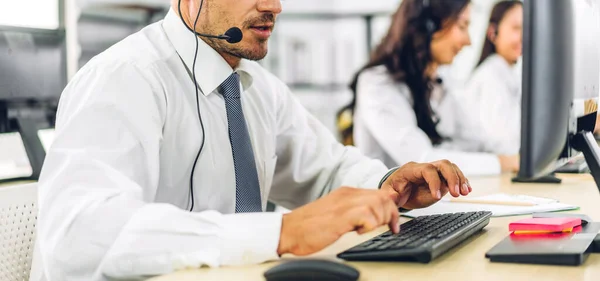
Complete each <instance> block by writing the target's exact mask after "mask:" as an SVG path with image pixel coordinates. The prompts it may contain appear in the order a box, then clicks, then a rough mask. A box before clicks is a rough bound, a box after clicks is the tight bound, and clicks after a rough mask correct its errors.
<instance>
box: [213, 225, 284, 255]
mask: <svg viewBox="0 0 600 281" xmlns="http://www.w3.org/2000/svg"><path fill="white" fill-rule="evenodd" d="M282 219H283V214H280V213H247V214H235V215H226V216H223V223H222V227H223V232H222V236H221V258H220V264H222V265H244V264H257V263H262V262H266V261H269V260H277V259H279V255H277V248H278V247H279V238H280V235H281V223H282Z"/></svg>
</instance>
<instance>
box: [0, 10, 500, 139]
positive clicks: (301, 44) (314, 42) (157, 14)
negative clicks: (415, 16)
mask: <svg viewBox="0 0 600 281" xmlns="http://www.w3.org/2000/svg"><path fill="white" fill-rule="evenodd" d="M31 1H34V2H36V3H34V4H32V2H31ZM31 1H26V2H27V3H28V4H27V5H25V4H23V3H21V4H19V3H20V2H21V1H12V0H0V21H1V20H3V19H4V20H6V21H10V22H7V23H4V22H0V24H9V25H19V24H23V25H27V24H29V25H31V24H37V25H42V26H46V27H48V28H52V27H53V26H55V25H57V23H56V22H57V19H56V18H54V17H55V15H56V14H58V13H56V12H55V11H54V10H56V9H59V7H60V5H58V4H57V3H58V1H59V0H31ZM64 1H65V4H64V9H65V10H66V13H65V14H66V21H65V27H66V29H67V33H68V44H69V62H70V66H71V71H70V74H71V75H73V74H74V73H75V71H76V70H77V69H79V68H80V67H81V66H83V65H85V63H87V61H89V59H90V58H92V57H93V56H95V55H97V54H98V53H100V52H102V51H104V50H105V49H106V48H108V47H110V46H111V45H113V44H115V43H116V42H118V41H120V40H122V39H123V38H125V37H126V36H128V35H130V34H132V33H134V32H136V31H138V30H139V29H141V28H143V27H144V26H146V25H147V24H150V23H152V22H155V21H158V20H160V19H162V18H163V17H164V14H165V13H166V11H167V9H168V6H169V4H170V1H169V0H64ZM17 2H19V3H17ZM38 2H39V3H38ZM55 2H56V3H55ZM400 2H401V0H370V1H362V0H286V1H285V2H284V4H283V5H284V12H283V14H282V15H281V17H280V18H279V21H278V26H277V28H276V30H275V33H274V35H273V38H272V40H271V41H270V44H271V46H270V52H269V55H268V56H267V58H265V60H263V61H262V62H261V64H263V65H264V66H265V67H266V68H268V69H269V70H270V71H272V72H273V73H274V74H275V75H277V76H278V77H279V78H281V79H282V80H283V81H285V82H286V83H287V84H288V85H290V88H291V89H292V91H293V92H294V94H295V95H296V96H297V97H298V98H299V100H300V101H301V102H302V103H303V104H304V105H305V106H306V107H307V108H308V110H309V111H310V112H312V113H313V114H314V115H316V116H317V118H319V120H321V121H322V122H323V123H324V124H325V125H326V126H327V127H328V128H330V129H331V130H332V131H335V121H334V120H335V113H336V112H337V111H338V110H339V109H340V108H341V107H342V106H344V105H345V104H347V103H348V102H349V100H350V97H351V95H350V93H349V91H348V89H347V85H348V83H349V82H350V80H351V79H352V77H353V76H354V74H355V72H356V70H357V69H359V68H360V67H361V66H362V65H363V64H364V63H365V62H366V61H367V58H368V55H369V50H370V48H372V47H374V45H376V44H377V43H378V42H379V40H380V39H381V37H382V36H383V35H384V34H385V32H386V31H387V28H388V25H389V15H390V14H391V13H393V12H394V11H395V10H396V9H397V7H398V5H399V4H400ZM495 2H496V0H473V14H472V18H473V23H472V25H471V34H472V37H473V46H471V47H468V48H466V49H465V50H464V51H463V52H462V53H461V54H460V55H459V56H458V57H457V59H456V61H455V63H454V64H453V65H451V66H447V67H445V68H444V69H443V70H442V72H443V74H444V77H445V78H447V79H446V80H445V81H446V83H448V84H452V83H455V84H458V85H460V83H462V81H464V80H466V78H468V75H469V74H470V72H471V70H472V68H473V66H474V64H475V60H476V59H477V56H478V55H479V51H480V49H481V43H482V41H483V35H484V30H485V28H486V22H487V18H488V15H489V11H490V9H491V7H492V6H493V4H494V3H495ZM15 3H16V4H15ZM31 6H35V7H45V8H43V9H42V8H40V9H35V10H36V11H40V13H42V11H43V15H40V16H37V17H31V16H24V15H30V13H29V12H30V11H28V10H26V8H28V7H31ZM46 6H48V7H46ZM130 6H137V8H131V7H130ZM17 10H19V11H21V10H23V11H21V12H18V11H17ZM28 13H29V14H28ZM8 14H10V17H7V16H6V15H8Z"/></svg>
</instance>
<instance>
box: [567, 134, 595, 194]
mask: <svg viewBox="0 0 600 281" xmlns="http://www.w3.org/2000/svg"><path fill="white" fill-rule="evenodd" d="M571 146H572V147H573V148H574V149H576V150H578V151H581V152H583V156H584V157H585V162H587V164H588V167H589V169H590V173H591V174H592V177H593V178H594V181H595V182H596V186H597V187H598V190H600V148H599V147H598V143H597V141H596V138H595V137H594V134H592V133H591V132H586V131H581V132H579V133H577V134H575V135H573V136H572V137H571Z"/></svg>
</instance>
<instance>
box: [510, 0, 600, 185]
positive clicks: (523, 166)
mask: <svg viewBox="0 0 600 281" xmlns="http://www.w3.org/2000/svg"><path fill="white" fill-rule="evenodd" d="M576 2H580V3H576ZM590 3H592V1H589V0H588V1H581V0H568V1H567V0H565V1H547V0H527V1H524V2H523V4H524V29H523V74H522V75H523V79H522V80H523V82H522V83H523V85H522V88H523V100H522V116H521V120H522V123H521V151H520V155H521V160H520V171H519V173H518V175H517V177H515V179H514V181H515V182H560V180H558V179H556V178H555V177H552V176H549V175H550V174H551V173H552V172H553V171H554V169H555V168H556V163H557V161H558V159H559V158H561V157H565V156H566V157H569V156H570V153H569V151H570V149H571V148H577V150H579V151H583V150H585V149H583V148H582V145H583V144H582V143H586V139H587V137H589V136H587V135H586V134H585V133H584V132H578V131H577V119H576V118H575V115H574V112H573V110H572V109H573V100H574V97H576V96H582V95H586V94H585V93H584V92H582V91H583V89H581V87H596V88H597V87H598V80H597V78H596V80H593V79H592V80H588V79H584V78H582V73H584V72H586V71H596V72H597V71H598V68H597V67H596V68H594V67H592V68H587V67H586V66H585V64H580V63H577V58H588V57H589V58H596V59H597V58H598V54H597V52H598V51H599V48H600V46H595V48H593V47H592V48H590V46H592V45H593V44H578V41H577V37H576V36H577V35H576V33H577V32H575V30H576V28H582V26H583V25H585V23H584V24H583V25H582V23H581V19H577V17H578V14H579V13H581V9H580V8H579V7H577V6H576V5H581V4H590ZM590 5H591V4H590ZM589 18H593V17H589ZM578 21H579V22H578ZM588 24H590V26H589V27H588V28H587V30H588V31H589V30H595V31H593V32H591V33H589V34H587V36H595V35H596V34H598V32H599V30H598V29H597V28H596V25H595V24H594V23H591V22H588ZM579 34H581V33H579ZM592 34H593V35H592ZM594 63H597V62H594ZM583 76H584V77H598V73H586V74H585V75H583ZM594 81H595V82H594ZM586 89H587V88H586ZM590 135H591V133H590ZM592 138H593V137H592ZM587 140H588V145H587V146H588V148H589V149H588V150H591V151H592V152H593V151H594V150H597V144H596V143H595V142H594V143H593V145H594V146H595V148H594V147H590V146H592V144H591V143H589V139H587ZM565 151H566V153H565ZM583 152H584V154H590V153H589V152H590V151H588V152H586V151H583ZM588 157H589V155H586V160H588ZM589 162H590V161H588V165H589V164H590V163H589ZM592 166H593V165H590V169H592ZM598 172H600V171H598ZM599 179H600V178H599ZM597 182H598V181H597Z"/></svg>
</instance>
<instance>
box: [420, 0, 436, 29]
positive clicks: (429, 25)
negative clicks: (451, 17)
mask: <svg viewBox="0 0 600 281" xmlns="http://www.w3.org/2000/svg"><path fill="white" fill-rule="evenodd" d="M430 1H431V0H422V5H421V19H422V20H423V21H424V25H425V31H426V32H427V36H428V37H429V38H431V37H433V34H434V33H435V32H436V31H437V29H438V25H437V24H436V23H435V21H434V20H433V11H432V8H431V3H430Z"/></svg>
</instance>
